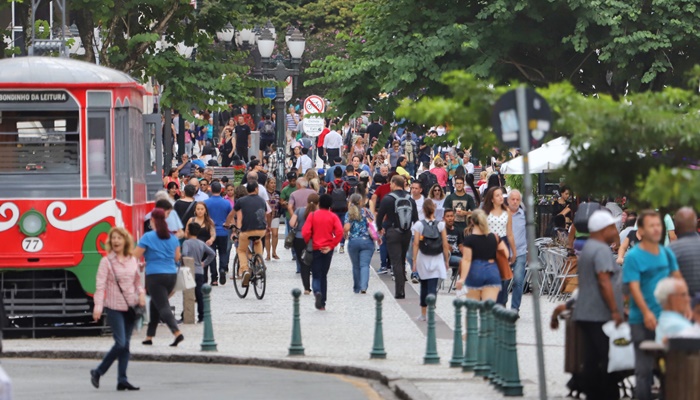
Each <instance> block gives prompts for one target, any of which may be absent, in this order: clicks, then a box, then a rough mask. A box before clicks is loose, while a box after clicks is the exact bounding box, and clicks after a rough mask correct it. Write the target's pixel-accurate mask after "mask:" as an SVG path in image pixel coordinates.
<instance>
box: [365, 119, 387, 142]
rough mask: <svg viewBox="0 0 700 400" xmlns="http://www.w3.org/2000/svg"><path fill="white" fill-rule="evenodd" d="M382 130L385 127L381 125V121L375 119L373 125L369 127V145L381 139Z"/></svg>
mask: <svg viewBox="0 0 700 400" xmlns="http://www.w3.org/2000/svg"><path fill="white" fill-rule="evenodd" d="M382 129H384V127H383V126H382V124H380V123H379V120H378V119H373V120H372V123H371V124H369V126H367V134H368V136H369V140H368V141H367V143H372V140H373V139H377V138H379V134H381V133H382Z"/></svg>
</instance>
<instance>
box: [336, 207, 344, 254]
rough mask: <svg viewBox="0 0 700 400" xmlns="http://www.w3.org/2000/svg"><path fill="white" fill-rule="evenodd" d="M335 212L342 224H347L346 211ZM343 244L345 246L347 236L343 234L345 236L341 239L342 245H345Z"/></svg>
mask: <svg viewBox="0 0 700 400" xmlns="http://www.w3.org/2000/svg"><path fill="white" fill-rule="evenodd" d="M334 214H335V215H337V216H338V218H339V219H340V225H344V224H345V211H343V212H336V213H334ZM343 246H345V236H343V237H342V238H341V239H340V247H343Z"/></svg>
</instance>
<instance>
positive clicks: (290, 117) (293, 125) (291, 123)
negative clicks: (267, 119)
mask: <svg viewBox="0 0 700 400" xmlns="http://www.w3.org/2000/svg"><path fill="white" fill-rule="evenodd" d="M294 117H297V119H299V116H298V115H297V114H296V113H294V114H287V130H288V131H297V130H299V128H298V127H297V122H296V121H295V120H294Z"/></svg>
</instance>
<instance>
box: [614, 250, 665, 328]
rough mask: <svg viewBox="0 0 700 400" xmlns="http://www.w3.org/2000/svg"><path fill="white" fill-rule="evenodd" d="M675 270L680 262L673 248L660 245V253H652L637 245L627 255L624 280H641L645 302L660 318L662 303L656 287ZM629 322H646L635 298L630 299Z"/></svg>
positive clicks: (623, 272)
mask: <svg viewBox="0 0 700 400" xmlns="http://www.w3.org/2000/svg"><path fill="white" fill-rule="evenodd" d="M673 271H678V262H677V261H676V256H675V255H674V254H673V252H672V251H671V250H669V249H667V248H666V247H664V246H659V253H658V254H652V253H650V252H648V251H646V250H644V249H642V248H641V247H640V246H635V247H634V248H633V249H632V250H630V251H629V253H627V256H626V257H625V264H624V267H623V268H622V281H623V282H624V283H626V284H629V283H630V282H639V287H640V289H641V292H642V296H643V297H644V302H645V303H646V305H647V307H648V308H649V310H650V311H651V312H652V313H653V314H654V316H655V317H656V318H657V319H658V318H659V315H660V314H661V305H660V304H659V302H658V301H656V298H655V297H654V289H655V288H656V285H657V284H658V283H659V281H660V280H662V279H664V278H666V277H668V276H669V275H671V273H672V272H673ZM629 323H630V324H643V323H644V315H642V311H641V309H640V308H639V305H638V304H637V302H636V301H634V299H632V300H631V301H630V315H629Z"/></svg>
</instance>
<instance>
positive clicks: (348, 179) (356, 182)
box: [344, 175, 360, 193]
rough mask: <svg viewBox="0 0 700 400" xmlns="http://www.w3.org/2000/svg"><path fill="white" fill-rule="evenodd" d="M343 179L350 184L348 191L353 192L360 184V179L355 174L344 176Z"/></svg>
mask: <svg viewBox="0 0 700 400" xmlns="http://www.w3.org/2000/svg"><path fill="white" fill-rule="evenodd" d="M344 180H345V182H347V183H348V185H350V192H351V193H355V188H357V185H359V184H360V180H359V179H357V177H356V176H355V175H350V176H345V179H344Z"/></svg>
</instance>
